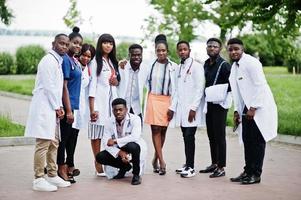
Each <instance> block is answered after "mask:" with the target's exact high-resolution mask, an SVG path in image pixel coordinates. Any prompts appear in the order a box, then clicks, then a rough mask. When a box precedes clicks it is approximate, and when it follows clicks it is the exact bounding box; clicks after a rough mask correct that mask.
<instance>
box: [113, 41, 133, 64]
mask: <svg viewBox="0 0 301 200" xmlns="http://www.w3.org/2000/svg"><path fill="white" fill-rule="evenodd" d="M130 45H131V43H128V42H121V43H119V44H118V45H117V47H116V57H117V60H122V59H127V58H128V54H129V50H128V49H129V46H130Z"/></svg>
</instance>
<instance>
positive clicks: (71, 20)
mask: <svg viewBox="0 0 301 200" xmlns="http://www.w3.org/2000/svg"><path fill="white" fill-rule="evenodd" d="M69 1H70V4H71V5H70V7H69V9H68V11H67V13H66V15H65V16H64V17H63V20H64V23H65V24H66V26H67V27H69V28H73V27H74V26H76V25H78V24H81V23H82V22H83V19H82V17H81V13H80V12H79V11H78V10H77V0H69Z"/></svg>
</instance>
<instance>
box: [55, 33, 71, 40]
mask: <svg viewBox="0 0 301 200" xmlns="http://www.w3.org/2000/svg"><path fill="white" fill-rule="evenodd" d="M62 36H64V37H68V36H67V35H66V34H65V33H59V34H57V35H56V36H55V37H54V40H57V39H59V38H60V37H62Z"/></svg>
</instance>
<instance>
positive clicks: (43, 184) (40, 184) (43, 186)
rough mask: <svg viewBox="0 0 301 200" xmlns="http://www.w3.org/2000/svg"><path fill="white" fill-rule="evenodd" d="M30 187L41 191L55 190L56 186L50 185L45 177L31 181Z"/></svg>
mask: <svg viewBox="0 0 301 200" xmlns="http://www.w3.org/2000/svg"><path fill="white" fill-rule="evenodd" d="M32 189H33V190H36V191H43V192H54V191H57V187H56V186H54V185H51V184H50V183H49V182H48V181H46V180H45V178H43V177H41V178H37V179H35V180H34V181H33V183H32Z"/></svg>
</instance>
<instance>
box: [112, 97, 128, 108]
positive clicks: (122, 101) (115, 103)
mask: <svg viewBox="0 0 301 200" xmlns="http://www.w3.org/2000/svg"><path fill="white" fill-rule="evenodd" d="M119 104H122V105H124V106H125V107H126V100H124V99H123V98H116V99H114V100H113V101H112V107H113V106H116V105H119Z"/></svg>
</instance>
